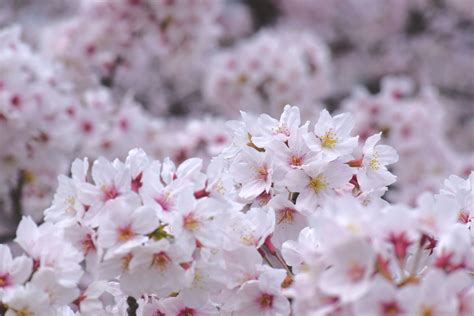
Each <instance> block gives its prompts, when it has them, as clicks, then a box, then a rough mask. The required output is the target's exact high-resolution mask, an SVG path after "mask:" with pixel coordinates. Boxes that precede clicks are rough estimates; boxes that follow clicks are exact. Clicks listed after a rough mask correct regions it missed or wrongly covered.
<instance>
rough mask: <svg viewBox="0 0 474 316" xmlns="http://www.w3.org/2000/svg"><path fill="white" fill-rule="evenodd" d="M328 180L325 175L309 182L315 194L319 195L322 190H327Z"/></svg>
mask: <svg viewBox="0 0 474 316" xmlns="http://www.w3.org/2000/svg"><path fill="white" fill-rule="evenodd" d="M327 186H328V185H327V183H326V178H325V177H324V175H322V174H320V175H319V176H317V177H314V178H311V180H310V181H309V187H310V188H311V189H312V190H314V192H316V193H319V192H321V191H322V190H324V189H326V188H327Z"/></svg>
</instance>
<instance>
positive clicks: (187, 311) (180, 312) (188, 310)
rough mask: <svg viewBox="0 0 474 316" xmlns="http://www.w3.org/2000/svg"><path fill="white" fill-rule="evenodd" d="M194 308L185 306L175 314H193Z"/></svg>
mask: <svg viewBox="0 0 474 316" xmlns="http://www.w3.org/2000/svg"><path fill="white" fill-rule="evenodd" d="M193 315H194V309H192V308H188V307H185V308H184V309H182V310H180V311H179V313H178V315H177V316H193Z"/></svg>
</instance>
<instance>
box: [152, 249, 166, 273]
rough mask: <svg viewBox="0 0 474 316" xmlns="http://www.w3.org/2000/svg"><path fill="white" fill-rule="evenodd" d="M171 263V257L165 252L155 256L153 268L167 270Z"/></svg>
mask: <svg viewBox="0 0 474 316" xmlns="http://www.w3.org/2000/svg"><path fill="white" fill-rule="evenodd" d="M170 262H171V259H170V257H168V255H167V254H166V253H165V252H163V251H162V252H158V253H155V254H154V255H153V261H152V263H151V264H152V266H156V267H158V268H159V269H160V270H161V271H163V270H165V269H166V267H167V266H168V264H169V263H170Z"/></svg>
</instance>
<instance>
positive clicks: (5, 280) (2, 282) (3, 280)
mask: <svg viewBox="0 0 474 316" xmlns="http://www.w3.org/2000/svg"><path fill="white" fill-rule="evenodd" d="M9 284H10V280H9V277H8V274H2V275H0V287H6V286H8V285H9Z"/></svg>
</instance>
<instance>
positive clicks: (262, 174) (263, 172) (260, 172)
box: [255, 167, 268, 181]
mask: <svg viewBox="0 0 474 316" xmlns="http://www.w3.org/2000/svg"><path fill="white" fill-rule="evenodd" d="M255 171H256V172H257V176H258V178H259V179H261V180H264V181H266V180H267V177H268V170H267V169H266V168H265V167H258V168H255Z"/></svg>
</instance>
